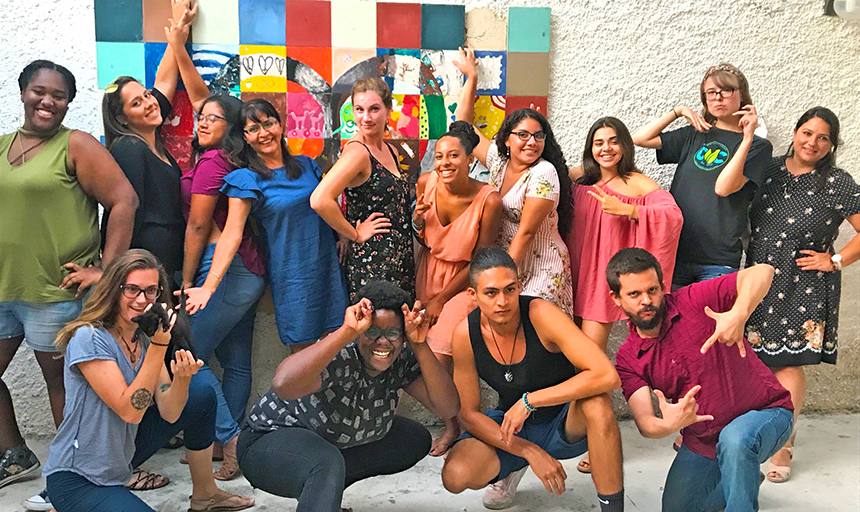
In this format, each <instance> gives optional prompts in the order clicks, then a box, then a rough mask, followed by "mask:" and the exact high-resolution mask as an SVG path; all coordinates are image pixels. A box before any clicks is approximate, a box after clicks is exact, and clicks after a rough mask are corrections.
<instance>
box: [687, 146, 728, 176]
mask: <svg viewBox="0 0 860 512" xmlns="http://www.w3.org/2000/svg"><path fill="white" fill-rule="evenodd" d="M728 159H729V148H727V147H726V146H724V145H723V144H720V143H719V142H717V141H711V142H708V143H706V144H703V145H702V147H701V148H699V150H698V151H696V155H695V157H694V158H693V160H694V161H695V162H696V167H698V168H699V169H701V170H703V171H713V170H714V169H717V168H719V167H720V166H721V165H723V164H724V163H726V162H727V161H728Z"/></svg>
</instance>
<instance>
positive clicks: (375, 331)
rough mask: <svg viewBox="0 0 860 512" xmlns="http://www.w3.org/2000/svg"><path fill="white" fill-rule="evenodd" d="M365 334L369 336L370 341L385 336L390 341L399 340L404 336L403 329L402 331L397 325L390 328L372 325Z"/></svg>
mask: <svg viewBox="0 0 860 512" xmlns="http://www.w3.org/2000/svg"><path fill="white" fill-rule="evenodd" d="M364 335H365V336H367V339H369V340H370V341H376V340H378V339H379V338H382V337H383V336H384V337H385V339H387V340H388V341H397V340H399V339H401V338H402V337H403V331H401V330H400V329H399V328H397V327H389V328H388V329H380V328H379V327H377V326H375V325H371V326H370V327H368V328H367V330H366V331H364Z"/></svg>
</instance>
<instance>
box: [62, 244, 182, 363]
mask: <svg viewBox="0 0 860 512" xmlns="http://www.w3.org/2000/svg"><path fill="white" fill-rule="evenodd" d="M150 269H155V270H158V284H159V285H160V286H161V289H162V290H163V291H162V293H161V297H159V300H160V301H161V302H165V303H167V305H168V307H172V305H173V301H172V300H171V296H170V283H169V281H168V280H167V272H165V271H164V267H162V266H161V263H160V262H159V261H158V258H156V257H155V256H153V255H152V253H151V252H149V251H146V250H144V249H131V250H130V251H126V252H125V253H124V254H123V255H121V256H119V257H117V258H116V259H115V260H113V261H112V262H110V264H109V265H108V266H107V268H106V269H105V270H104V273H103V274H102V277H101V279H100V280H99V282H98V283H97V284H96V286H95V289H94V290H93V294H92V296H90V298H89V300H87V302H86V304H85V305H84V309H83V311H81V314H80V315H79V316H78V317H77V318H76V319H74V320H72V321H71V322H69V323H67V324H66V326H65V327H63V328H62V329H60V332H59V333H57V338H56V339H55V340H54V346H55V347H57V350H58V351H59V352H61V353H63V352H65V350H66V346H67V345H68V344H69V340H70V339H72V336H74V334H75V332H76V331H77V330H78V329H80V328H81V327H99V328H102V329H110V328H111V327H113V326H114V325H115V323H116V317H117V315H118V314H119V299H120V294H121V293H122V290H121V289H120V286H121V285H123V284H125V280H126V279H127V278H128V275H129V274H130V273H132V272H133V271H135V270H150Z"/></svg>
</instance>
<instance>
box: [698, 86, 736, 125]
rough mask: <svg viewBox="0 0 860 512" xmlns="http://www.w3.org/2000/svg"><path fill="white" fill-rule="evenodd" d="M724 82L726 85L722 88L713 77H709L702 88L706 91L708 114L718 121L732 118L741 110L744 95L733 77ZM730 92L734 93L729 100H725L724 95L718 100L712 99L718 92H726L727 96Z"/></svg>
mask: <svg viewBox="0 0 860 512" xmlns="http://www.w3.org/2000/svg"><path fill="white" fill-rule="evenodd" d="M724 80H725V82H726V83H724V84H723V85H722V86H721V85H719V84H718V83H717V81H716V80H714V78H713V77H708V79H707V80H705V83H704V85H703V87H702V90H704V91H705V102H706V105H707V108H708V112H710V113H711V115H712V116H714V117H716V118H717V119H722V118H726V117H731V116H732V114H734V113H735V112H737V111H738V110H740V109H741V99H742V98H741V96H742V95H741V92H740V91H739V90H738V89H739V86H738V81H737V79H736V78H734V77H731V78H727V79H724ZM729 82H731V83H729ZM730 90H733V91H732V92H731V94H730V95H729V96H728V97H727V98H724V97H723V95H722V94H720V95H717V97H716V98H713V97H712V93H714V92H716V91H725V94H729V93H728V91H730Z"/></svg>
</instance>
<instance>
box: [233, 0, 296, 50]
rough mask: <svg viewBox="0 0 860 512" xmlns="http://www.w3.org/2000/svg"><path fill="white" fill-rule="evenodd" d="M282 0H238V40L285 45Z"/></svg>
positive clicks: (269, 44) (246, 42) (284, 13)
mask: <svg viewBox="0 0 860 512" xmlns="http://www.w3.org/2000/svg"><path fill="white" fill-rule="evenodd" d="M285 17H286V11H285V9H284V0H239V42H240V43H242V44H255V45H268V46H284V45H286V44H287V43H286V33H287V32H286V19H285Z"/></svg>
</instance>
